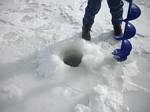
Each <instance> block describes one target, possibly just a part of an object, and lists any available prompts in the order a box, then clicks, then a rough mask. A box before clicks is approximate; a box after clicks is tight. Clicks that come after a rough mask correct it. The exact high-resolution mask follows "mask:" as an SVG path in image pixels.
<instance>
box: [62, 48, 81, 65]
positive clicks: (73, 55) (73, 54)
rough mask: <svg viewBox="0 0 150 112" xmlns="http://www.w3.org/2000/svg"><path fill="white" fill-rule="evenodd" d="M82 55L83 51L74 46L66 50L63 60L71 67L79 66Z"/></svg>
mask: <svg viewBox="0 0 150 112" xmlns="http://www.w3.org/2000/svg"><path fill="white" fill-rule="evenodd" d="M82 57H83V54H82V52H80V51H79V50H77V49H73V48H72V49H69V50H66V51H65V52H64V56H63V61H64V63H65V64H67V65H69V66H71V67H78V66H79V65H80V63H81V62H82Z"/></svg>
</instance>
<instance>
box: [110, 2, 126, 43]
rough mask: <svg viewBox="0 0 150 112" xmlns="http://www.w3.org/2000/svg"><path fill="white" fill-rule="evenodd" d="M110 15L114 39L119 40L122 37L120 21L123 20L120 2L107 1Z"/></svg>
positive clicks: (121, 3)
mask: <svg viewBox="0 0 150 112" xmlns="http://www.w3.org/2000/svg"><path fill="white" fill-rule="evenodd" d="M107 3H108V6H109V8H110V13H111V15H112V20H111V21H112V24H113V29H114V38H115V39H116V40H120V39H121V37H122V28H121V22H122V21H121V20H122V18H123V2H122V0H107Z"/></svg>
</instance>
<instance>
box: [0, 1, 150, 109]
mask: <svg viewBox="0 0 150 112" xmlns="http://www.w3.org/2000/svg"><path fill="white" fill-rule="evenodd" d="M134 2H135V3H137V4H138V5H139V6H140V7H141V9H142V16H141V17H140V18H139V19H137V20H135V21H134V22H133V23H134V24H135V26H136V28H137V35H136V36H135V38H133V39H132V40H131V42H132V44H133V48H134V49H133V51H132V53H131V55H130V56H129V58H128V60H127V61H126V62H123V63H118V62H116V61H115V60H114V59H113V58H112V55H111V52H112V51H113V50H114V49H115V48H118V47H119V46H120V42H116V41H115V40H113V39H112V26H111V22H110V14H109V9H108V7H107V5H106V1H105V0H104V1H103V5H102V9H101V11H100V12H99V14H98V15H97V16H96V20H95V24H94V26H93V28H92V30H93V31H92V42H86V41H84V40H82V39H80V37H81V27H82V17H83V15H84V8H85V6H86V3H87V1H86V0H0V112H20V111H21V112H150V106H149V105H150V44H149V42H150V32H149V26H150V22H149V20H150V15H149V13H150V1H149V0H134ZM124 7H125V14H126V9H127V4H125V6H124ZM70 50H71V51H75V52H76V53H79V54H81V55H83V59H82V63H81V64H80V66H79V67H77V68H73V67H70V66H68V65H65V64H64V62H63V58H64V56H65V52H67V51H70Z"/></svg>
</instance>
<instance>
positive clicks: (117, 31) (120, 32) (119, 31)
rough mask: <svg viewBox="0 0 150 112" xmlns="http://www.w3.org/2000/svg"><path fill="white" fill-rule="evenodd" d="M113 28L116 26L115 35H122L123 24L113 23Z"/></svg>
mask: <svg viewBox="0 0 150 112" xmlns="http://www.w3.org/2000/svg"><path fill="white" fill-rule="evenodd" d="M113 28H114V35H115V36H122V28H121V24H119V25H113Z"/></svg>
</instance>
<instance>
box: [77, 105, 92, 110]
mask: <svg viewBox="0 0 150 112" xmlns="http://www.w3.org/2000/svg"><path fill="white" fill-rule="evenodd" d="M75 112H91V109H90V108H89V107H87V106H84V105H82V104H78V105H77V106H76V107H75Z"/></svg>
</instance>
